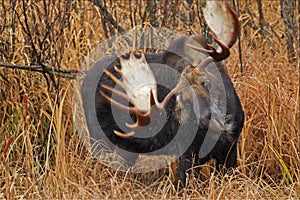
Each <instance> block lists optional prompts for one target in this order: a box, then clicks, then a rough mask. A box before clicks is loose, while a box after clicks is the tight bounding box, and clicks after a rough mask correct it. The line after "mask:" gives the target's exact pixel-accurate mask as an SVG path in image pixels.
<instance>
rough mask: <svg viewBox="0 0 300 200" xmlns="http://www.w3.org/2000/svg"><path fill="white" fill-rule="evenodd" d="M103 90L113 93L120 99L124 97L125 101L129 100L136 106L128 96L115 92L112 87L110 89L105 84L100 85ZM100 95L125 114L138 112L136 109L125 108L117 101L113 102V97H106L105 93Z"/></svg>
mask: <svg viewBox="0 0 300 200" xmlns="http://www.w3.org/2000/svg"><path fill="white" fill-rule="evenodd" d="M100 86H101V88H103V89H106V90H107V91H109V92H111V93H114V94H116V95H118V96H119V97H122V98H124V99H125V100H127V101H128V102H130V103H131V104H133V105H134V103H133V102H132V101H131V100H130V99H129V98H128V96H127V95H126V94H125V93H123V92H120V91H118V90H115V89H113V88H111V87H109V86H108V85H105V84H101V85H100ZM100 94H101V95H102V96H103V98H104V99H105V100H106V101H108V102H109V103H111V104H113V105H114V106H116V107H118V108H119V109H121V110H123V111H125V112H129V113H130V114H134V113H135V112H136V109H135V108H133V107H129V106H125V105H123V104H121V103H119V102H117V101H115V100H113V99H112V98H111V97H109V96H108V95H106V94H105V93H104V92H102V91H100Z"/></svg>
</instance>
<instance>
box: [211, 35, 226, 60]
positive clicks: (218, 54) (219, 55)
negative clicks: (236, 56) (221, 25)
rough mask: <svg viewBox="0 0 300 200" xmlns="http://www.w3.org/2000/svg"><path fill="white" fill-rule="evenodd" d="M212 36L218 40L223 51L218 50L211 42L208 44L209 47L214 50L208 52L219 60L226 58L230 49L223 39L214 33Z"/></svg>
mask: <svg viewBox="0 0 300 200" xmlns="http://www.w3.org/2000/svg"><path fill="white" fill-rule="evenodd" d="M211 36H212V38H213V39H214V40H215V41H216V42H217V44H218V45H219V46H220V47H221V49H222V50H221V52H217V50H216V48H215V47H214V46H212V45H211V44H208V46H209V48H210V49H211V50H212V52H209V53H208V54H209V55H210V56H211V57H212V58H213V59H214V60H215V61H217V62H219V61H221V60H225V59H226V58H227V57H228V56H229V55H230V49H229V47H228V46H226V45H225V44H224V43H223V42H222V41H221V40H219V39H218V38H217V37H216V36H215V35H214V34H211Z"/></svg>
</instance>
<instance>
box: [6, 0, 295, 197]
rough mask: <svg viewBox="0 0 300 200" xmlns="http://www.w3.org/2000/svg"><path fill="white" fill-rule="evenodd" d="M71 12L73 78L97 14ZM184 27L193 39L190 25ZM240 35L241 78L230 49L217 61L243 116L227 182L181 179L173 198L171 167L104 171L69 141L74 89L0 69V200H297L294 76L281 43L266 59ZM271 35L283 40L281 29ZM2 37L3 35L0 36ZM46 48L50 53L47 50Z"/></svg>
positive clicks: (97, 31)
mask: <svg viewBox="0 0 300 200" xmlns="http://www.w3.org/2000/svg"><path fill="white" fill-rule="evenodd" d="M254 5H255V4H254ZM37 6H40V5H37ZM80 6H82V8H83V9H82V10H77V11H76V12H75V11H72V12H71V16H70V18H71V19H72V22H71V24H70V26H69V27H68V28H66V29H65V30H64V32H63V38H62V39H61V40H63V43H61V44H63V45H64V51H63V53H62V55H61V58H62V61H61V67H62V68H64V69H79V66H80V63H81V62H82V61H83V58H84V56H85V55H86V54H87V52H88V51H89V50H90V49H91V48H92V47H94V46H95V45H96V44H97V43H98V42H99V39H100V40H103V39H105V37H104V32H103V30H102V28H101V17H100V12H99V9H98V8H97V7H95V6H92V5H91V4H90V3H84V4H82V5H80ZM122 6H123V4H120V5H119V7H117V8H116V9H117V11H118V12H117V11H116V12H117V13H118V14H119V15H118V21H119V23H120V24H121V25H122V26H123V27H124V28H125V29H126V30H128V29H130V23H129V22H128V21H126V19H123V18H122V17H121V16H122V15H124V14H128V8H127V7H126V4H124V6H123V7H122ZM264 6H265V10H264V11H265V15H266V18H267V20H269V19H280V12H279V10H278V2H275V3H274V2H273V3H272V2H270V3H265V5H264ZM254 7H255V6H254ZM126 8H127V9H126ZM18 9H20V8H19V7H18ZM253 10H255V8H253ZM253 12H256V11H253ZM243 17H247V16H242V17H241V18H243ZM82 18H84V21H82V20H81V19H82ZM82 22H84V23H82ZM182 26H183V25H182V24H180V23H178V29H177V30H184V28H183V27H182ZM193 26H195V27H193V28H195V29H196V28H199V29H196V30H200V27H199V25H198V26H197V25H193ZM243 28H244V29H243V31H242V35H241V38H242V40H241V43H242V53H243V64H244V67H243V73H240V70H239V60H238V49H237V47H236V46H235V47H234V48H233V50H232V54H231V57H230V58H229V59H228V61H227V63H228V70H229V74H230V75H231V77H232V80H233V82H234V85H235V87H236V90H237V92H238V94H239V96H240V99H241V102H242V104H243V107H244V110H245V115H246V119H245V126H244V129H243V131H242V134H241V137H240V140H239V148H238V157H239V159H238V163H239V166H238V167H237V168H236V169H235V170H234V172H233V174H231V175H226V176H224V177H222V178H220V177H218V176H216V175H214V174H213V173H212V172H213V167H212V166H211V165H210V164H206V165H205V166H204V167H203V168H204V169H203V170H202V171H203V174H202V180H198V179H195V178H193V177H190V180H189V182H188V186H187V188H185V189H183V190H180V189H179V188H178V187H177V186H176V185H174V181H175V176H176V175H174V174H173V170H172V168H173V166H172V165H169V166H168V167H166V168H163V169H161V170H159V171H157V172H153V173H147V174H130V173H126V172H122V171H117V170H114V169H112V168H110V167H108V166H107V165H105V164H103V163H101V162H99V161H98V160H97V159H95V158H93V157H92V155H91V154H90V153H89V152H88V151H87V150H86V148H85V146H84V145H83V144H82V143H81V140H80V139H79V136H78V131H79V129H80V128H82V127H77V126H75V125H74V123H75V122H74V120H75V119H74V118H73V111H74V110H73V109H74V107H73V105H74V104H73V94H74V88H75V85H76V84H75V81H74V80H68V79H63V78H58V79H59V81H60V89H59V90H55V89H50V90H49V89H48V88H47V83H46V81H45V79H44V77H43V76H42V75H41V74H37V73H34V72H25V71H20V70H11V69H4V68H0V73H1V74H2V75H3V76H5V77H6V79H7V81H5V80H4V79H3V78H0V91H1V93H0V102H1V108H0V123H1V126H0V133H1V135H0V147H1V151H2V152H1V153H2V154H1V162H0V199H3V198H8V199H13V198H18V199H19V198H20V199H22V198H27V199H28V198H34V199H36V198H40V199H44V198H59V199H91V198H94V199H102V198H109V199H177V198H178V199H208V198H209V199H224V198H230V199H250V198H255V199H258V198H272V199H292V198H294V199H297V198H299V197H300V156H299V152H300V133H299V117H300V116H299V103H300V101H299V78H300V77H299V66H296V64H292V63H289V62H288V59H287V56H286V50H285V41H284V40H281V39H280V38H277V37H274V38H272V41H273V42H274V49H273V50H274V52H275V55H272V54H271V53H269V52H270V50H269V47H268V46H267V44H266V41H265V39H264V38H263V37H262V36H261V35H259V34H257V33H255V32H254V31H252V30H251V29H250V28H249V27H247V26H245V25H243ZM273 28H274V29H275V30H276V33H277V34H278V35H281V34H283V30H284V27H283V23H282V22H281V21H279V22H278V23H276V24H274V27H273ZM15 31H16V38H17V40H16V43H15V48H14V52H11V53H12V57H11V59H10V60H9V62H10V63H20V64H29V63H30V55H29V53H28V52H29V49H30V47H29V46H28V44H27V43H26V44H25V43H24V38H25V33H24V31H22V27H20V26H17V27H16V30H15ZM182 33H184V32H182ZM10 37H12V36H11V35H10V34H9V32H4V33H3V36H1V38H2V39H3V38H6V39H8V40H9V39H10ZM58 42H60V41H58ZM51 48H53V50H52V51H55V50H54V48H55V46H52V47H51ZM0 59H1V60H2V61H8V60H6V59H7V58H4V57H0ZM46 62H47V64H49V65H50V64H51V61H46ZM26 96H28V100H26V98H27V97H26ZM83 126H84V125H83ZM11 136H13V139H10V138H11ZM10 141H12V143H11V144H10V145H9V146H8V148H7V150H6V149H5V148H4V147H5V145H6V144H7V143H9V142H10ZM148 162H152V161H148Z"/></svg>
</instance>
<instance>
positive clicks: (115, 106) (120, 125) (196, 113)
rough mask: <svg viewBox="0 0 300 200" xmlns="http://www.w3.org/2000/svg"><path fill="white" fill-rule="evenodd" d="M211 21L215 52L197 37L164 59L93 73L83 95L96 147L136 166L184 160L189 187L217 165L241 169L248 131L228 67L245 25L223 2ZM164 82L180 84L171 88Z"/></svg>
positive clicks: (110, 60)
mask: <svg viewBox="0 0 300 200" xmlns="http://www.w3.org/2000/svg"><path fill="white" fill-rule="evenodd" d="M203 13H204V18H205V20H206V23H207V25H208V26H209V28H210V30H211V31H212V32H213V33H212V34H211V36H212V38H213V40H214V41H215V44H214V45H213V44H208V43H207V41H206V39H205V38H204V37H203V36H201V35H191V36H183V37H180V38H178V39H176V40H174V41H173V42H172V43H171V44H170V45H169V47H168V48H167V49H166V50H165V51H163V52H160V53H144V52H142V51H140V50H136V51H131V52H129V53H127V54H123V55H111V56H108V57H105V58H103V59H102V60H100V61H98V62H97V63H96V64H95V65H94V67H93V68H92V69H91V70H89V72H87V74H86V77H85V79H84V81H83V84H82V87H81V95H82V101H83V107H84V110H85V117H86V121H87V125H88V129H89V132H90V137H91V138H92V139H93V140H94V141H97V140H104V141H106V142H108V143H110V144H111V145H112V148H115V147H117V148H118V149H121V150H123V152H129V154H126V153H120V155H121V156H123V157H124V158H126V160H127V161H128V164H130V165H133V164H134V163H135V161H136V160H137V158H138V155H139V154H143V153H145V154H147V153H151V152H154V154H176V155H178V156H179V166H178V179H179V180H180V181H181V183H182V184H183V185H185V184H186V176H187V174H188V173H190V171H191V170H190V168H191V167H192V166H193V165H197V166H198V165H201V164H204V163H206V162H207V161H209V160H210V159H214V160H216V170H218V171H223V169H224V170H225V171H226V169H230V168H234V167H235V166H236V162H237V142H238V138H239V135H240V133H241V131H242V128H243V123H244V113H243V109H242V106H241V103H240V100H239V98H238V96H237V94H236V91H235V89H234V87H233V84H232V82H231V79H230V77H229V75H228V74H227V71H226V65H225V62H224V60H225V59H226V58H227V57H228V56H229V54H230V48H231V47H232V46H233V44H234V43H235V42H236V40H237V37H238V34H239V31H240V25H239V21H238V17H237V15H236V14H235V12H234V11H233V10H232V8H231V7H230V5H229V4H228V3H225V2H223V1H207V2H206V6H205V8H204V9H203ZM162 66H168V67H169V68H172V70H173V71H175V72H177V73H171V72H170V71H165V70H164V68H163V67H162ZM99 70H104V73H103V74H102V75H101V77H98V76H96V75H95V74H99ZM158 80H172V81H170V82H172V83H170V84H169V85H168V86H165V85H163V84H160V83H159V82H161V81H158ZM100 132H101V133H103V134H100ZM193 172H194V173H196V175H197V173H198V172H197V170H194V171H193Z"/></svg>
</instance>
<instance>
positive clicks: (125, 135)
mask: <svg viewBox="0 0 300 200" xmlns="http://www.w3.org/2000/svg"><path fill="white" fill-rule="evenodd" d="M114 134H115V135H117V136H119V137H120V138H123V139H129V138H132V137H133V136H135V134H136V132H135V131H131V132H129V133H122V132H120V131H116V130H114Z"/></svg>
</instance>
